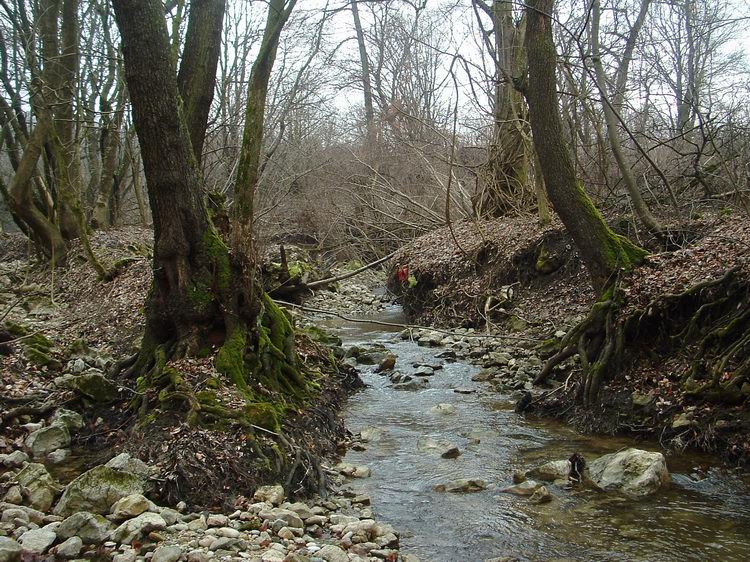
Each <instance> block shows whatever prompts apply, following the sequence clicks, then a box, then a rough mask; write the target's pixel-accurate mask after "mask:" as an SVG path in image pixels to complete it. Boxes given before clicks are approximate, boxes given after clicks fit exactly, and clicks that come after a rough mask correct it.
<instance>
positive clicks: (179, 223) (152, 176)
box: [113, 0, 307, 428]
mask: <svg viewBox="0 0 750 562" xmlns="http://www.w3.org/2000/svg"><path fill="white" fill-rule="evenodd" d="M113 5H114V7H115V17H116V20H117V24H118V27H119V29H120V34H121V37H122V50H123V55H124V59H125V78H126V82H127V85H128V89H129V92H130V98H131V101H132V106H133V121H134V124H135V129H136V132H137V134H138V139H139V142H140V146H141V154H142V158H143V165H144V171H145V175H146V181H147V187H148V195H149V201H150V204H151V211H152V216H153V222H154V236H155V245H154V280H153V287H152V290H151V293H150V295H149V297H148V301H147V304H146V329H145V334H144V338H143V342H142V345H141V349H140V352H139V354H138V356H137V358H136V360H135V363H134V364H133V365H132V366H131V368H130V373H131V374H134V375H136V376H139V377H141V379H140V380H141V384H142V385H143V386H145V387H146V388H154V387H161V386H164V387H166V388H165V389H164V390H165V392H161V393H160V399H161V400H163V401H167V400H169V399H179V400H180V401H181V402H184V403H187V404H188V405H189V409H190V415H191V416H194V415H195V414H198V413H200V412H204V413H210V414H211V415H214V416H216V415H221V416H224V417H231V418H234V419H237V420H238V421H243V420H244V421H246V422H247V421H248V419H249V420H252V421H254V422H255V423H257V424H259V425H262V426H264V427H269V426H270V427H272V428H277V426H278V417H279V414H281V413H283V407H284V405H285V404H286V403H289V402H294V401H295V399H296V398H298V397H299V396H300V395H302V394H303V393H304V391H305V389H306V388H307V386H306V384H305V381H304V378H303V376H302V375H301V373H300V370H299V368H298V364H297V357H296V352H295V350H294V332H293V329H292V326H291V324H290V323H289V321H288V319H287V318H286V316H285V314H284V312H283V311H281V310H280V309H279V308H278V307H277V306H276V305H275V304H274V303H273V302H272V301H271V300H270V299H268V298H267V297H266V296H265V295H263V294H262V293H261V292H260V291H259V290H258V289H257V288H256V280H255V276H254V267H253V265H252V263H253V260H252V254H251V253H244V252H237V251H236V250H235V248H233V249H232V251H231V252H230V249H229V247H228V246H227V245H226V244H225V242H224V241H223V240H222V239H221V237H220V235H219V234H218V233H217V231H216V229H215V228H214V226H213V224H212V222H211V219H210V217H209V213H208V210H207V206H206V202H205V199H204V194H203V188H202V179H201V175H200V171H199V168H198V163H197V161H196V158H195V155H194V152H193V148H192V147H193V145H194V144H201V143H202V140H200V139H199V140H200V142H195V143H194V142H193V141H192V140H191V132H195V131H197V130H198V129H199V128H201V127H202V130H203V131H205V128H206V124H205V122H203V123H202V124H201V123H196V122H193V123H192V125H191V127H188V123H187V121H186V119H185V110H184V107H194V106H195V105H196V104H198V105H199V104H200V103H203V102H196V101H195V100H192V99H190V96H192V95H204V94H205V92H206V91H207V90H206V88H204V87H201V86H200V85H195V84H194V85H193V87H191V88H189V89H186V90H184V91H185V95H186V96H188V99H186V100H183V99H182V96H181V95H180V92H179V86H178V79H177V72H176V68H175V63H174V57H173V56H172V53H171V50H170V43H169V35H168V33H167V25H166V21H165V19H164V13H163V6H162V3H161V2H160V1H159V0H113ZM274 5H275V2H272V3H271V8H270V9H271V11H273V7H274ZM199 13H200V11H195V10H194V11H193V12H192V17H195V14H199ZM222 13H223V10H222ZM287 17H288V15H287ZM270 19H271V16H270V15H269V20H270ZM203 21H204V23H205V24H208V23H209V20H208V19H206V20H203ZM284 21H285V20H284ZM198 23H200V22H198ZM191 25H192V22H191V24H190V25H189V26H188V28H189V29H190V28H191V27H190V26H191ZM281 25H283V23H282V24H281ZM281 25H279V26H278V28H276V27H275V28H274V29H275V37H276V39H275V42H276V44H278V36H279V35H280V32H281ZM212 29H213V33H214V34H215V36H214V40H215V41H217V44H218V40H219V39H220V34H221V29H222V26H221V25H218V26H212ZM267 34H268V31H267ZM264 45H265V42H264ZM263 52H264V49H263V47H262V48H261V55H262V54H263ZM271 52H272V53H274V54H275V46H273V48H272V50H271ZM202 53H203V54H204V55H205V56H206V57H209V58H210V57H218V50H210V49H207V50H205V51H202ZM272 63H273V58H272V57H271V59H270V63H269V62H268V60H266V64H268V65H269V67H268V69H267V75H270V65H272ZM210 64H215V61H211V60H204V61H202V62H200V63H199V66H201V67H203V65H206V67H209V66H210ZM256 66H257V63H256ZM264 72H266V71H265V67H264ZM203 76H204V77H205V79H206V80H213V77H212V76H209V75H207V74H203ZM265 84H266V87H267V84H268V79H267V78H266V81H265ZM254 86H255V83H253V82H252V80H251V86H250V99H249V100H248V112H249V114H250V115H251V116H257V115H260V121H259V123H260V124H258V122H257V121H255V120H252V119H249V120H248V123H247V124H246V130H245V136H244V139H243V146H242V161H241V163H240V169H241V170H243V173H242V174H240V178H247V177H248V174H250V177H252V170H248V169H247V168H245V167H243V164H245V165H248V166H255V172H254V173H255V177H256V178H257V166H258V162H259V155H260V143H261V141H262V137H258V135H262V130H263V129H262V117H263V107H264V106H265V90H264V91H263V92H262V94H263V95H262V98H261V99H260V100H258V99H256V98H254V97H253V95H254V94H255V93H256V91H257V90H256V89H254ZM212 90H213V88H211V91H212ZM183 102H184V103H183ZM209 105H210V100H209ZM251 107H252V108H254V109H255V110H256V111H257V112H258V113H251V110H250V108H251ZM202 115H204V116H205V117H203V119H204V120H206V119H207V118H208V114H207V113H203V114H202ZM195 119H196V121H197V118H195ZM256 181H257V179H256ZM248 185H250V186H251V187H252V188H253V189H254V183H252V184H246V183H245V184H243V183H242V181H241V180H238V185H237V187H236V188H235V208H236V207H238V206H239V207H240V208H241V209H242V214H240V215H238V217H241V218H242V219H243V222H242V223H241V225H240V226H241V227H246V228H243V229H242V234H243V235H244V236H246V238H245V239H243V240H242V245H241V246H240V249H241V250H245V249H246V248H248V247H249V248H252V235H253V233H252V196H251V194H248V193H247V192H246V191H244V190H245V189H246V188H247V186H248ZM248 198H249V199H248ZM248 201H249V202H248ZM248 205H249V207H248ZM248 209H249V210H248ZM235 221H237V219H235ZM211 342H214V343H216V342H220V343H219V345H220V349H219V351H218V353H217V355H216V359H215V366H216V368H217V370H218V371H219V372H220V373H222V374H224V375H226V377H227V382H228V383H229V384H232V385H234V386H235V387H236V388H238V389H239V390H240V391H241V392H242V394H243V395H244V396H245V398H246V399H247V400H246V401H247V405H246V407H245V408H243V409H241V410H235V411H232V410H229V409H227V408H223V407H221V406H220V405H218V404H216V402H215V398H212V397H210V396H207V395H205V394H203V393H200V392H198V393H195V392H192V391H191V390H190V389H189V388H187V387H186V386H185V384H184V383H183V381H182V378H181V377H180V376H179V374H178V373H176V372H175V371H174V370H173V369H171V368H170V367H169V366H168V362H169V361H170V360H171V359H175V358H179V357H182V356H185V355H196V354H198V353H199V352H200V353H202V352H203V351H204V350H205V349H206V348H207V347H209V346H210V343H211ZM258 385H260V386H262V388H266V389H268V388H270V389H272V390H275V391H277V393H278V396H280V398H279V400H278V401H276V402H275V403H269V401H268V400H263V399H262V397H261V396H260V395H259V394H258V392H257V391H256V388H257V387H258Z"/></svg>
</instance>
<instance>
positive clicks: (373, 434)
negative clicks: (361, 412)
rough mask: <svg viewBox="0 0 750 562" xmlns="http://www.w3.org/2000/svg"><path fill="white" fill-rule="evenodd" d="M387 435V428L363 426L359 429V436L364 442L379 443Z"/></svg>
mask: <svg viewBox="0 0 750 562" xmlns="http://www.w3.org/2000/svg"><path fill="white" fill-rule="evenodd" d="M383 435H385V430H383V429H382V428H380V427H363V428H362V429H361V430H360V431H359V438H360V439H361V440H362V442H363V443H377V442H378V441H380V440H381V439H382V438H383Z"/></svg>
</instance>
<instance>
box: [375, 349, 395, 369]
mask: <svg viewBox="0 0 750 562" xmlns="http://www.w3.org/2000/svg"><path fill="white" fill-rule="evenodd" d="M395 366H396V356H395V355H393V354H392V353H389V354H388V355H386V356H385V358H384V359H383V360H382V361H381V362H380V364H379V365H378V367H377V369H375V372H376V373H384V372H387V371H392V370H393V369H394V367H395Z"/></svg>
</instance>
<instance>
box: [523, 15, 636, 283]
mask: <svg viewBox="0 0 750 562" xmlns="http://www.w3.org/2000/svg"><path fill="white" fill-rule="evenodd" d="M553 8H554V0H530V1H529V2H528V4H527V8H526V17H527V26H526V50H527V56H528V68H529V79H528V84H527V86H526V98H527V100H528V103H529V113H530V118H531V128H532V132H533V135H534V144H535V146H536V148H537V153H538V155H539V162H540V164H541V167H542V173H543V175H544V182H545V186H546V188H547V193H548V195H549V198H550V201H551V202H552V205H553V207H554V209H555V211H556V212H557V214H558V215H559V216H560V219H561V220H562V221H563V224H564V225H565V228H566V229H567V230H568V232H569V233H570V235H571V237H572V238H573V240H574V241H575V243H576V246H577V247H578V250H579V252H580V254H581V258H582V259H583V262H584V263H585V264H586V268H587V269H588V271H589V274H590V276H591V281H592V284H593V286H594V288H595V289H596V290H597V291H599V292H600V293H601V292H603V291H604V290H605V289H606V288H607V287H608V286H609V285H610V284H611V283H612V282H613V281H614V280H615V278H616V274H617V272H618V271H619V270H621V269H624V270H627V269H630V268H632V267H634V266H635V265H637V264H638V263H640V262H641V261H642V259H643V258H644V256H645V255H646V252H645V251H644V250H643V249H641V248H639V247H637V246H636V245H634V244H633V243H632V242H630V241H629V240H628V239H626V238H624V237H622V236H618V235H617V234H615V233H614V232H612V230H610V228H609V227H608V226H607V224H606V223H605V221H604V219H603V217H602V216H601V214H600V213H599V211H598V210H597V209H596V207H595V206H594V204H593V203H592V201H591V199H590V198H589V197H588V195H587V194H586V192H585V190H584V188H583V185H582V183H581V182H580V181H579V180H578V178H577V177H576V173H575V168H574V165H573V158H572V156H571V154H570V151H569V150H568V147H567V145H566V143H565V137H564V135H563V128H562V120H561V118H560V109H559V104H558V97H557V83H556V77H555V71H556V68H557V51H556V49H555V43H554V37H553V33H552V17H551V14H552V11H553Z"/></svg>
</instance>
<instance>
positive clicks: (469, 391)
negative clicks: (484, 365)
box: [453, 388, 476, 394]
mask: <svg viewBox="0 0 750 562" xmlns="http://www.w3.org/2000/svg"><path fill="white" fill-rule="evenodd" d="M453 392H455V393H456V394H474V393H475V392H476V390H474V389H473V388H454V389H453Z"/></svg>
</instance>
